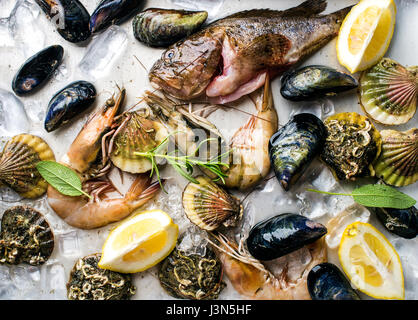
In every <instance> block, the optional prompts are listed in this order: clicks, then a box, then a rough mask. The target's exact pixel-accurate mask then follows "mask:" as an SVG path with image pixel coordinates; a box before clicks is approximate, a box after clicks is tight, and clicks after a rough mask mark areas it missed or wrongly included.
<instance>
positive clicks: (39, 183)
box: [0, 134, 55, 199]
mask: <svg viewBox="0 0 418 320" xmlns="http://www.w3.org/2000/svg"><path fill="white" fill-rule="evenodd" d="M47 160H52V161H53V160H55V156H54V153H53V152H52V150H51V148H50V147H49V146H48V144H47V143H46V142H45V141H44V140H42V139H41V138H39V137H37V136H34V135H31V134H19V135H17V136H14V137H13V138H11V139H10V140H9V141H8V142H7V143H6V145H5V147H4V149H3V152H2V153H1V156H0V183H1V184H3V185H5V186H7V187H10V188H12V189H13V190H14V191H16V192H17V193H18V194H20V195H21V196H22V197H24V198H30V199H33V198H37V197H40V196H41V195H43V194H44V193H45V192H46V189H47V187H48V183H47V182H46V181H45V180H44V179H43V178H42V177H41V175H40V174H39V172H38V170H37V169H36V165H37V164H38V162H39V161H47Z"/></svg>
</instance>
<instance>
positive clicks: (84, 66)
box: [78, 25, 128, 80]
mask: <svg viewBox="0 0 418 320" xmlns="http://www.w3.org/2000/svg"><path fill="white" fill-rule="evenodd" d="M127 43H128V38H127V34H126V32H125V31H124V30H123V29H122V28H121V27H119V26H116V25H113V26H111V27H110V28H108V29H107V30H106V31H105V32H103V33H101V34H98V35H97V36H95V37H94V38H93V40H92V41H91V43H90V44H89V45H88V47H87V49H86V53H85V55H84V57H83V58H82V59H81V61H80V64H79V65H78V67H79V69H80V70H81V72H82V73H84V74H85V75H86V76H87V77H89V78H90V79H91V80H96V79H99V78H101V77H103V76H104V75H106V73H107V72H108V71H109V70H110V69H111V66H112V65H113V64H114V63H115V62H116V60H117V58H118V57H119V56H120V55H121V53H122V52H124V49H125V47H126V45H127Z"/></svg>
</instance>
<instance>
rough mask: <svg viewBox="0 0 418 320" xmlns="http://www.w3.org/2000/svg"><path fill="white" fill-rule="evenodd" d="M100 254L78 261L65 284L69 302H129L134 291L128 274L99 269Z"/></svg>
mask: <svg viewBox="0 0 418 320" xmlns="http://www.w3.org/2000/svg"><path fill="white" fill-rule="evenodd" d="M100 258H101V254H100V253H94V254H91V255H88V256H86V257H84V258H80V259H78V261H77V262H76V263H75V265H74V267H73V269H72V270H71V273H70V280H69V281H68V283H67V297H68V299H69V300H129V299H130V298H131V297H132V296H133V295H134V294H135V291H136V288H135V286H134V285H133V283H132V276H131V275H130V274H124V273H119V272H115V271H111V270H106V269H101V268H99V267H98V265H97V263H98V262H99V260H100Z"/></svg>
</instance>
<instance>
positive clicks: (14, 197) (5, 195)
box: [0, 187, 22, 202]
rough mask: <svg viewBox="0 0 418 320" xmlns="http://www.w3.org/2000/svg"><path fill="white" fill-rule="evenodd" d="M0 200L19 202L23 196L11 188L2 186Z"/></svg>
mask: <svg viewBox="0 0 418 320" xmlns="http://www.w3.org/2000/svg"><path fill="white" fill-rule="evenodd" d="M0 200H1V201H3V202H17V201H20V200H22V197H21V196H20V195H19V194H18V193H16V192H15V191H13V190H12V189H10V188H7V187H1V188H0Z"/></svg>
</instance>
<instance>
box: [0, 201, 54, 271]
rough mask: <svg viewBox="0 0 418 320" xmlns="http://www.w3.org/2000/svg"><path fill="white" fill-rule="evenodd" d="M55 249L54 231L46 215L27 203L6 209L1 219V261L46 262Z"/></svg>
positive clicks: (12, 262)
mask: <svg viewBox="0 0 418 320" xmlns="http://www.w3.org/2000/svg"><path fill="white" fill-rule="evenodd" d="M53 250H54V235H53V233H52V231H51V228H50V226H49V224H48V222H47V221H46V220H45V218H44V216H43V215H42V214H41V213H40V212H38V211H36V210H35V209H33V208H30V207H28V206H17V207H13V208H9V209H7V210H6V211H5V212H4V214H3V217H2V219H1V232H0V263H7V264H20V263H22V262H24V263H28V264H30V265H34V266H37V265H40V264H43V263H45V262H46V261H47V260H48V258H49V257H50V256H51V254H52V251H53Z"/></svg>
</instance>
